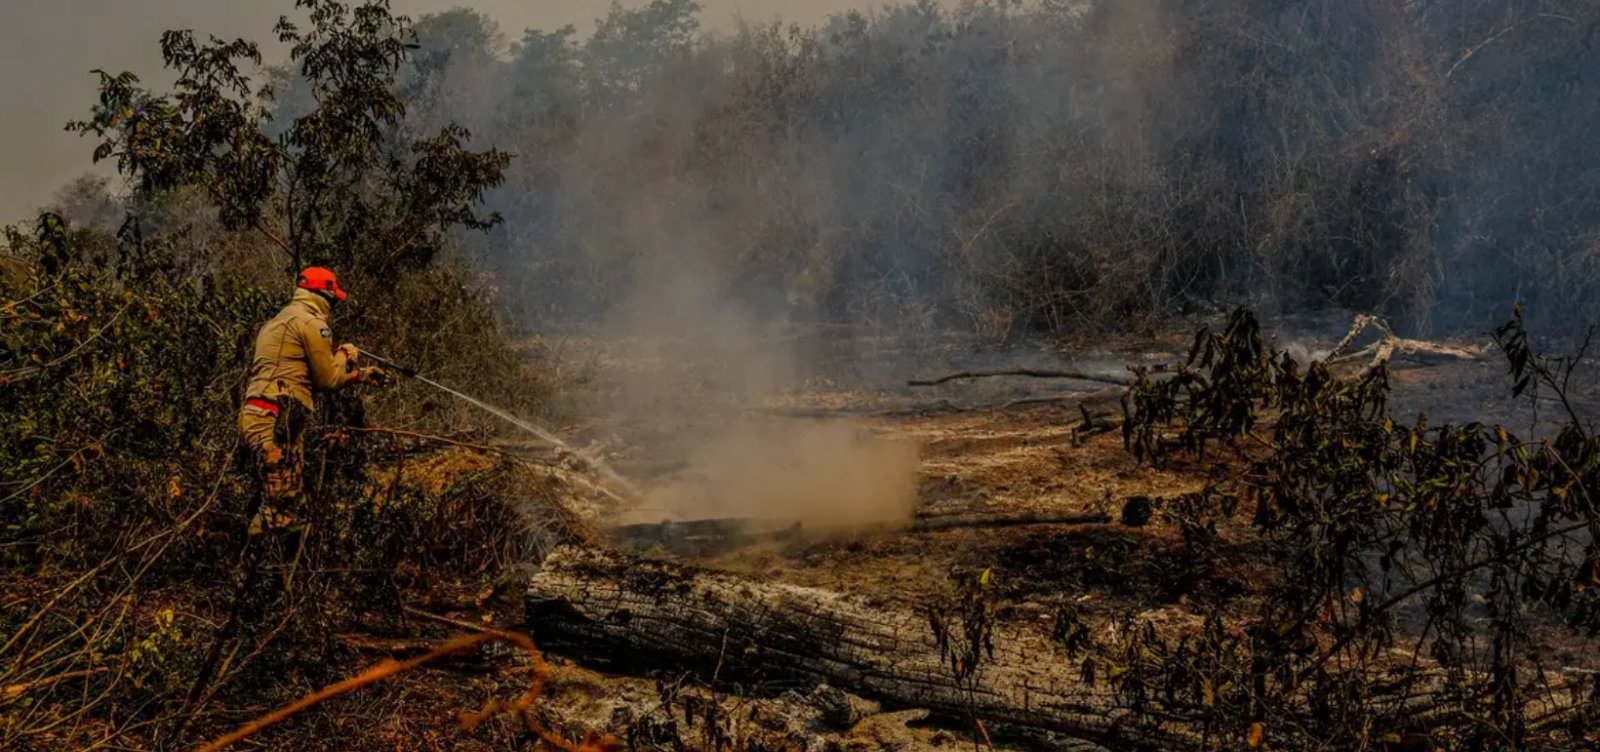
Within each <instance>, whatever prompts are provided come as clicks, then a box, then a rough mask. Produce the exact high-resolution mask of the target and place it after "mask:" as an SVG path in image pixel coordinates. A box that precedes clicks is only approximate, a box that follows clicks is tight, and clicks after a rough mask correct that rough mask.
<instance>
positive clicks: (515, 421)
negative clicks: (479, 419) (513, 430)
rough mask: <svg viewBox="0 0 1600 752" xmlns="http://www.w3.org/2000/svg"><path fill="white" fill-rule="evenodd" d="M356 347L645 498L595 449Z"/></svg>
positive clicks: (629, 496) (364, 354) (632, 498)
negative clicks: (573, 458) (528, 435)
mask: <svg viewBox="0 0 1600 752" xmlns="http://www.w3.org/2000/svg"><path fill="white" fill-rule="evenodd" d="M358 349H359V350H360V352H361V357H364V358H368V359H371V360H373V361H376V362H377V363H379V364H380V365H383V366H386V367H388V368H389V369H390V370H392V371H395V372H397V373H399V374H400V375H402V376H405V377H406V378H408V379H411V380H413V381H417V382H419V383H423V384H427V385H428V386H431V387H433V388H434V389H438V390H439V391H441V392H444V393H446V394H449V395H451V396H454V397H456V398H458V399H460V400H462V401H464V402H467V403H469V404H471V405H473V406H475V407H477V408H478V409H480V410H483V411H484V412H487V413H489V414H491V415H493V416H495V417H497V418H500V419H501V420H504V421H505V422H507V423H510V424H511V425H514V426H516V427H517V428H520V429H522V430H524V431H527V432H528V433H530V434H532V435H533V436H534V437H536V438H538V439H539V440H540V441H542V442H544V443H545V444H548V445H550V446H551V447H554V448H555V449H556V450H557V451H559V452H561V453H563V454H567V455H569V456H572V457H576V458H577V459H578V460H580V461H581V462H583V463H584V464H585V465H587V466H588V467H589V468H590V469H591V470H593V471H594V472H595V473H596V474H597V475H599V476H600V478H601V479H602V480H603V481H605V482H606V483H607V484H609V485H612V486H614V487H615V488H617V489H619V490H621V491H622V492H623V494H624V495H625V496H626V498H627V499H628V500H630V501H636V500H638V499H641V498H644V497H643V494H641V493H640V492H639V489H638V488H636V487H634V485H633V484H632V483H629V482H628V480H627V479H626V478H623V477H622V476H621V475H619V474H618V473H617V471H615V470H613V469H611V466H610V465H608V464H606V461H605V460H604V459H602V458H601V457H600V456H599V453H598V452H595V451H593V450H580V449H577V448H575V447H573V446H572V445H571V444H568V443H567V442H565V441H562V440H561V437H559V436H557V435H555V434H554V433H551V432H550V431H548V430H545V429H543V428H540V427H539V426H537V425H534V424H533V423H530V422H528V421H526V420H523V419H521V418H519V417H517V416H515V415H513V414H511V413H510V412H509V411H507V410H503V409H501V408H498V407H495V406H494V405H491V404H489V403H487V402H484V401H483V400H481V399H478V398H477V397H473V396H472V395H470V394H464V393H462V392H460V391H457V390H455V389H452V388H450V387H448V386H445V385H444V384H441V383H439V382H437V381H434V380H433V379H430V378H428V377H426V376H423V375H422V374H421V373H419V372H418V371H417V369H415V368H410V367H408V366H404V365H401V364H400V363H397V362H395V361H394V360H391V359H389V358H386V357H384V356H382V355H379V354H377V353H375V352H372V351H370V350H367V349H365V348H358Z"/></svg>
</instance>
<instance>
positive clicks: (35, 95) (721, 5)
mask: <svg viewBox="0 0 1600 752" xmlns="http://www.w3.org/2000/svg"><path fill="white" fill-rule="evenodd" d="M642 2H644V0H624V1H623V2H622V3H621V4H622V5H623V6H636V5H639V4H641V3H642ZM704 4H705V7H706V10H705V13H704V18H705V21H706V23H707V25H708V26H711V27H714V28H727V27H729V26H731V25H732V24H733V23H734V20H735V19H736V18H739V17H743V18H748V19H752V20H764V19H768V18H770V17H773V16H777V15H781V16H782V17H784V18H787V19H793V20H796V21H802V22H812V21H816V20H818V19H820V18H822V17H824V16H826V15H827V14H828V13H832V12H836V11H839V10H841V9H844V8H852V7H870V5H871V3H870V2H869V1H868V0H705V3H704ZM607 5H609V2H608V1H607V0H395V1H394V3H393V7H394V8H395V10H396V12H399V13H406V14H410V15H412V16H413V17H415V16H420V15H423V14H425V13H434V12H438V11H443V10H448V9H450V8H453V7H457V6H467V7H472V8H476V9H478V10H481V11H483V12H484V13H487V14H488V15H489V16H491V17H492V18H494V19H495V20H496V21H497V22H498V23H499V24H500V28H501V29H502V31H503V32H505V34H506V36H507V37H508V38H510V39H512V40H515V39H516V38H518V37H520V35H521V32H522V30H523V29H524V28H543V29H553V28H557V27H560V26H563V25H565V24H573V25H575V26H576V27H577V28H578V31H579V32H580V33H588V32H589V30H591V29H592V28H593V25H594V21H595V19H597V18H599V17H600V16H602V15H604V14H605V12H606V6H607ZM293 13H294V4H293V0H0V113H3V115H4V122H3V125H0V129H3V130H0V136H3V138H0V224H4V223H6V222H11V221H15V220H19V219H23V218H25V217H26V216H27V215H28V214H29V213H31V212H33V211H34V210H36V209H38V208H39V207H41V206H43V205H44V204H46V203H47V202H48V201H49V199H50V196H51V194H52V193H53V192H54V191H55V190H56V189H57V188H60V187H61V186H62V185H64V184H65V183H66V182H67V181H68V180H70V179H72V178H74V177H76V176H77V175H80V174H82V173H84V172H87V171H89V170H90V169H91V168H90V164H89V152H90V151H91V150H92V146H91V145H89V144H88V143H87V142H85V141H83V140H82V139H79V138H77V137H76V136H74V135H72V134H68V133H65V132H63V131H62V125H64V124H65V123H66V122H67V121H68V120H70V119H73V118H81V117H83V116H85V115H86V114H87V112H88V109H89V106H90V105H91V104H93V102H94V96H95V85H96V83H97V82H96V79H95V77H94V76H93V75H92V74H90V73H89V71H90V70H92V69H95V68H103V69H106V70H108V71H112V72H120V71H124V70H131V71H134V72H136V73H139V74H140V75H141V76H143V77H145V78H146V80H148V81H150V82H152V83H153V82H157V81H162V80H165V77H164V76H162V75H161V73H160V67H161V51H160V48H159V46H158V41H159V39H160V36H161V32H163V31H165V30H167V29H173V28H190V29H194V30H195V31H196V32H197V33H199V34H201V35H205V34H214V35H216V36H219V37H225V38H234V37H243V38H245V39H250V40H253V41H257V42H260V43H262V44H263V45H266V44H267V43H268V42H269V41H270V34H269V33H268V32H269V31H270V30H271V28H272V24H273V23H274V22H275V21H276V20H277V19H278V17H279V16H281V15H292V14H293ZM266 49H267V50H268V51H269V59H270V58H271V57H274V56H273V55H271V54H270V52H271V51H272V50H273V48H272V47H270V46H267V47H266ZM100 171H101V172H104V169H101V170H100Z"/></svg>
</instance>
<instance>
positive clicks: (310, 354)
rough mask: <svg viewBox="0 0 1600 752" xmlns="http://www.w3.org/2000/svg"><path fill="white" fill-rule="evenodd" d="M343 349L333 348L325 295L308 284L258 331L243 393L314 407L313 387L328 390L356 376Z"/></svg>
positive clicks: (309, 407) (297, 291)
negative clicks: (253, 355)
mask: <svg viewBox="0 0 1600 752" xmlns="http://www.w3.org/2000/svg"><path fill="white" fill-rule="evenodd" d="M358 373H359V372H358V371H352V370H349V369H348V368H347V358H345V356H344V354H343V353H337V354H336V353H334V350H333V332H332V331H330V330H329V329H328V301H326V300H324V299H323V298H322V296H321V295H318V294H316V293H314V292H311V291H310V290H295V291H294V298H293V299H291V300H290V301H289V305H287V306H284V308H283V310H282V311H279V312H278V315H277V316H274V317H273V318H272V319H271V320H269V321H268V322H267V323H265V324H263V325H261V331H260V332H259V333H258V334H256V351H255V358H254V359H253V360H252V361H251V362H250V381H249V384H248V386H246V387H245V396H246V397H260V398H262V399H266V400H276V399H277V398H278V395H280V394H284V395H288V396H289V397H291V398H293V399H295V400H298V401H299V402H300V404H302V405H305V406H306V408H307V409H312V408H314V407H315V404H314V403H313V402H312V398H311V394H312V391H313V390H318V389H320V390H323V391H332V390H334V389H339V388H341V387H343V386H345V385H347V384H350V383H352V382H354V381H355V380H356V378H357V376H358Z"/></svg>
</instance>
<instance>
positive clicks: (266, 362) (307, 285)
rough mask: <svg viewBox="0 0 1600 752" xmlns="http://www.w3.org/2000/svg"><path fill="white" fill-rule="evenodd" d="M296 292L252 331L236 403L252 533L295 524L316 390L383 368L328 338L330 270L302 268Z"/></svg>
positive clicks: (336, 291)
mask: <svg viewBox="0 0 1600 752" xmlns="http://www.w3.org/2000/svg"><path fill="white" fill-rule="evenodd" d="M295 287H296V289H295V291H294V297H293V298H292V299H291V300H290V301H289V304H288V305H287V306H284V308H283V310H282V311H279V312H278V315H277V316H274V317H273V318H272V319H271V320H269V321H267V323H266V324H263V325H262V327H261V331H260V332H259V333H257V334H256V344H255V356H254V358H253V359H252V360H251V362H250V378H249V382H248V385H247V386H246V387H245V400H244V405H243V406H241V407H240V409H239V432H240V434H241V435H242V438H243V440H244V444H245V445H246V446H247V447H248V448H249V450H250V453H251V455H252V459H253V461H254V463H255V465H256V469H257V472H258V473H259V478H260V482H261V491H262V499H261V507H260V509H259V511H258V512H257V513H256V515H255V516H254V518H252V519H251V521H250V534H251V535H256V534H259V533H262V532H264V531H268V530H281V529H285V528H288V527H290V526H292V525H293V524H294V517H293V516H292V514H290V512H289V511H288V510H289V509H290V508H292V507H293V506H294V504H295V503H296V502H297V501H298V500H299V498H300V494H301V478H300V474H301V467H302V457H301V452H302V448H303V446H304V439H305V432H306V428H307V424H308V423H309V420H310V417H311V413H312V409H313V408H314V407H315V403H314V402H313V400H312V394H313V392H316V391H325V392H331V391H336V390H339V389H343V388H345V387H347V386H350V385H351V384H378V385H381V384H383V383H384V382H386V381H387V379H388V374H387V373H385V372H384V371H383V369H380V368H378V367H376V366H369V367H366V368H358V367H357V366H356V362H357V360H359V359H360V357H361V353H360V352H359V351H357V350H356V348H355V346H353V345H350V344H342V345H339V346H338V347H334V345H333V332H332V330H330V329H329V327H328V318H329V315H330V314H331V313H332V312H333V307H334V305H335V304H336V303H338V302H339V301H342V300H344V299H345V297H346V295H345V292H344V290H342V289H340V288H339V280H338V279H337V278H336V277H335V276H334V274H333V272H332V271H329V270H328V269H324V268H322V267H311V268H308V269H306V270H305V271H303V272H301V273H300V276H299V278H298V279H297V280H296V282H295Z"/></svg>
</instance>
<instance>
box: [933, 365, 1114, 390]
mask: <svg viewBox="0 0 1600 752" xmlns="http://www.w3.org/2000/svg"><path fill="white" fill-rule="evenodd" d="M996 376H1022V377H1026V378H1030V379H1075V380H1077V381H1093V382H1097V383H1100V384H1116V385H1118V386H1133V385H1134V383H1135V381H1134V380H1133V379H1130V378H1123V377H1121V376H1107V375H1105V374H1099V373H1088V372H1086V371H1049V370H1040V369H1035V368H1013V369H1007V370H1003V371H962V372H961V373H952V374H949V375H946V376H940V377H938V378H936V379H912V380H910V381H907V382H906V386H938V385H940V384H946V383H949V382H951V381H960V380H963V379H987V378H994V377H996Z"/></svg>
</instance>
